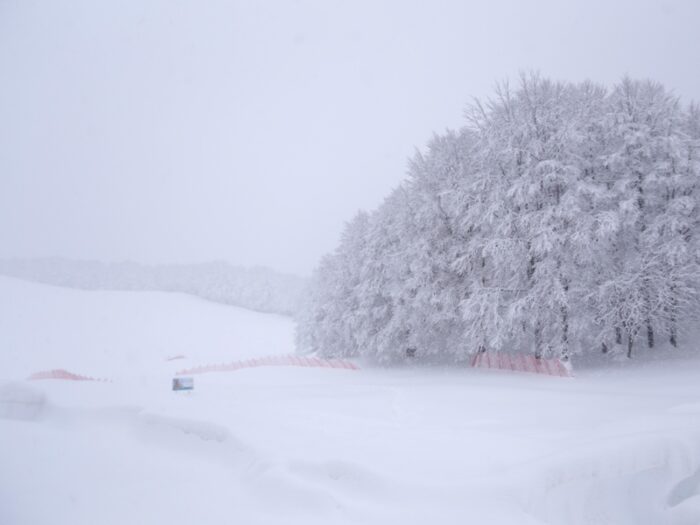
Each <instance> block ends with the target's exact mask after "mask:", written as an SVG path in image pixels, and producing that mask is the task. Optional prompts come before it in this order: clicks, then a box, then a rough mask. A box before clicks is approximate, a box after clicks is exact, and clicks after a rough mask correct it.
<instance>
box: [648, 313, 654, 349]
mask: <svg viewBox="0 0 700 525" xmlns="http://www.w3.org/2000/svg"><path fill="white" fill-rule="evenodd" d="M647 344H648V345H649V348H654V327H653V326H651V321H650V320H648V319H647Z"/></svg>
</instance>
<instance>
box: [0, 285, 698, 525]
mask: <svg viewBox="0 0 700 525" xmlns="http://www.w3.org/2000/svg"><path fill="white" fill-rule="evenodd" d="M0 351H1V352H2V353H1V354H0V355H1V356H2V362H1V363H0V466H1V468H0V523H1V524H3V525H20V524H22V525H24V524H49V523H50V524H52V525H54V524H71V525H74V524H86V525H87V524H95V523H99V524H123V523H150V524H156V523H158V524H160V523H164V524H165V523H168V524H192V523H202V524H228V523H243V524H269V523H284V524H294V523H299V524H305V525H307V524H316V523H317V524H346V523H363V524H365V523H367V524H383V525H384V524H388V523H401V524H426V523H440V524H458V523H459V524H464V523H488V524H538V525H541V524H565V525H577V524H615V525H621V524H622V525H624V524H634V525H644V524H654V525H658V524H670V525H676V524H688V525H690V524H697V523H700V380H699V378H700V360H698V359H695V358H690V357H685V358H681V357H678V358H676V359H671V360H665V361H658V362H654V363H651V362H650V363H639V364H636V365H634V366H631V367H627V368H624V369H623V368H617V369H608V370H598V371H596V370H583V371H581V370H579V371H578V373H577V377H575V378H573V379H562V378H554V377H547V376H536V375H531V376H528V375H517V374H513V373H507V372H499V371H491V370H477V369H465V370H455V369H452V370H447V369H438V368H433V369H418V368H415V369H413V368H405V369H377V368H371V367H364V368H362V369H361V370H359V371H358V370H345V369H329V368H299V367H259V368H249V369H243V370H237V371H235V372H222V373H209V374H203V375H198V376H195V390H194V392H193V393H191V394H176V393H173V392H171V391H170V380H171V378H172V377H173V374H174V373H175V372H176V371H177V370H180V369H182V368H186V367H190V366H196V365H204V364H211V363H224V362H231V361H234V360H238V359H247V358H253V357H260V356H267V355H275V354H288V353H290V352H292V351H293V324H292V322H291V321H290V320H289V319H287V318H284V317H280V316H275V315H269V314H259V313H252V312H249V311H246V310H242V309H238V308H234V307H230V306H223V305H219V304H214V303H209V302H206V301H203V300H199V299H196V298H193V297H189V296H185V295H181V294H168V293H157V292H97V291H91V292H88V291H77V290H68V289H62V288H55V287H51V286H47V285H39V284H32V283H27V282H23V281H18V280H14V279H10V278H0ZM176 355H184V356H186V357H185V358H183V359H176V360H173V361H168V360H167V359H168V358H169V357H173V356H176ZM51 368H65V369H67V370H70V371H71V372H75V373H79V374H84V375H90V376H94V377H104V378H108V379H111V382H90V381H59V380H45V381H31V382H30V381H26V380H25V378H26V377H27V376H28V375H29V374H31V373H33V372H36V371H39V370H46V369H51Z"/></svg>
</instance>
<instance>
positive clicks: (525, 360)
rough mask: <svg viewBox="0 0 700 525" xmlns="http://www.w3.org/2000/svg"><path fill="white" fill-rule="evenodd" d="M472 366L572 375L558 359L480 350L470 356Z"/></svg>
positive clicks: (552, 374)
mask: <svg viewBox="0 0 700 525" xmlns="http://www.w3.org/2000/svg"><path fill="white" fill-rule="evenodd" d="M471 365H472V367H474V368H494V369H498V370H512V371H514V372H530V373H533V374H544V375H550V376H559V377H572V374H571V370H570V369H569V367H567V366H566V365H565V364H564V363H562V362H561V360H559V359H544V358H540V359H537V358H536V357H535V356H534V355H523V354H507V353H505V352H480V353H478V354H475V355H474V356H473V357H472V361H471Z"/></svg>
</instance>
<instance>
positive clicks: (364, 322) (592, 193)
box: [297, 74, 700, 361]
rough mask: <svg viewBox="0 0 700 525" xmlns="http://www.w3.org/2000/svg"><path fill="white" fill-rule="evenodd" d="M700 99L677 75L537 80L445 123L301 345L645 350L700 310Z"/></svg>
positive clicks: (332, 287)
mask: <svg viewBox="0 0 700 525" xmlns="http://www.w3.org/2000/svg"><path fill="white" fill-rule="evenodd" d="M699 175H700V111H699V110H698V108H697V107H696V106H695V105H690V106H684V105H682V104H681V102H680V101H679V100H678V99H677V98H676V97H675V96H673V95H672V94H671V93H669V92H668V91H667V90H666V89H665V88H664V87H663V86H662V85H660V84H658V83H655V82H651V81H636V80H630V79H624V80H622V81H621V82H620V83H619V84H618V85H616V86H614V87H613V88H612V89H606V88H604V87H601V86H599V85H596V84H593V83H590V82H585V83H581V84H572V83H558V82H553V81H550V80H547V79H544V78H541V77H540V76H539V75H536V74H529V75H523V76H521V78H520V82H519V85H518V86H517V87H516V88H514V89H512V88H511V87H510V86H509V85H508V84H501V85H499V86H498V87H497V89H496V90H495V94H494V96H493V98H492V99H490V100H488V102H484V103H482V102H475V103H473V104H472V105H471V106H470V107H469V108H468V110H467V111H466V124H465V126H464V127H463V128H462V129H460V130H459V131H448V132H446V133H445V134H443V135H438V136H434V137H433V139H432V140H431V141H430V143H429V144H428V146H427V148H426V150H425V151H424V152H417V153H416V154H415V157H414V158H413V159H412V161H411V162H410V167H409V170H408V177H407V179H406V180H405V181H404V182H403V183H401V184H400V185H399V186H398V187H397V188H396V189H395V190H394V191H393V192H392V193H391V194H390V195H389V196H388V197H387V198H386V200H385V201H384V202H383V204H382V205H381V206H380V207H379V208H378V209H377V210H375V211H373V212H371V213H365V212H360V213H358V214H357V216H356V217H355V218H354V219H353V220H352V221H350V222H349V223H348V224H347V226H346V228H345V230H344V232H343V234H342V238H341V240H340V244H339V246H338V247H337V249H336V250H335V251H334V252H333V253H331V254H329V255H327V256H325V257H324V258H323V259H322V261H321V263H320V265H319V266H318V268H317V269H316V271H315V273H314V275H313V278H312V281H311V284H310V287H309V291H308V294H307V297H306V300H305V301H304V304H303V306H302V308H301V309H300V311H299V313H298V315H297V320H298V330H297V345H298V347H299V349H300V350H301V351H306V352H318V353H319V354H321V355H324V356H363V357H367V358H372V359H376V360H378V361H394V360H401V359H406V358H409V357H411V356H415V358H423V359H441V360H446V361H462V360H465V359H467V358H468V356H469V355H470V354H473V353H475V352H480V351H481V352H483V351H492V350H504V351H516V352H517V351H519V352H532V353H534V354H535V355H536V356H538V357H543V356H555V357H560V358H562V359H564V360H566V359H569V357H570V356H572V355H574V354H580V353H589V352H597V353H611V352H614V353H616V354H626V355H628V356H632V355H633V353H634V352H635V349H636V348H639V347H640V345H644V347H648V348H653V347H656V346H658V345H660V344H663V345H666V344H670V345H673V346H676V345H678V341H679V336H680V335H681V334H682V333H683V332H684V331H687V330H688V329H689V328H690V327H691V325H692V322H693V321H694V320H696V319H697V318H698V315H697V314H698V311H699V309H698V306H699V304H700V300H699V299H700V298H699V294H698V291H699V284H700V266H699V265H698V262H699V258H700V252H699V251H698V247H699V244H698V230H697V227H698V219H699V217H700V215H699V213H700V206H699V202H698V198H699V190H698V182H699V180H700V179H699Z"/></svg>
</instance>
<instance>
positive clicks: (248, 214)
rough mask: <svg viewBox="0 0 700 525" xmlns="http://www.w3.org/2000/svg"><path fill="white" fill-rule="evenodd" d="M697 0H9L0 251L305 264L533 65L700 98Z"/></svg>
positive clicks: (1, 99) (5, 7)
mask: <svg viewBox="0 0 700 525" xmlns="http://www.w3.org/2000/svg"><path fill="white" fill-rule="evenodd" d="M699 19H700V4H698V3H696V2H692V1H685V2H683V1H663V2H662V1H645V2H633V1H623V2H616V3H615V5H609V4H608V3H606V2H602V1H594V2H575V3H567V5H561V4H560V3H559V2H553V1H546V2H538V3H537V8H535V7H533V6H532V5H531V4H527V5H526V4H525V3H522V2H518V1H515V0H501V1H496V2H470V3H466V2H447V1H443V2H431V3H430V4H428V3H424V2H384V3H381V4H377V3H373V2H354V3H352V4H350V3H343V2H335V1H324V2H318V1H297V2H284V3H272V2H265V3H257V2H241V1H235V2H218V1H217V2H207V3H204V4H203V3H186V2H165V1H163V0H154V1H149V2H130V3H129V2H126V3H117V2H104V3H99V4H97V3H94V2H90V1H87V0H79V1H74V2H62V3H54V2H41V1H34V2H20V1H13V0H0V75H1V76H2V78H3V81H2V82H1V83H0V173H2V175H1V176H0V238H1V239H2V241H3V242H2V243H1V244H0V257H3V258H5V257H20V258H22V257H44V256H59V257H66V258H75V259H90V260H101V261H122V260H130V261H136V262H142V263H169V262H172V263H188V262H202V261H209V260H225V261H228V262H231V263H232V264H236V265H249V266H252V265H262V266H267V267H270V268H274V269H276V270H279V271H283V272H292V273H297V274H306V275H308V274H309V273H310V272H311V270H312V269H313V267H314V266H315V264H316V263H317V261H318V259H319V257H320V256H321V255H322V254H324V253H326V252H328V251H330V250H332V249H333V248H334V247H335V245H336V243H337V240H338V237H339V234H340V231H341V229H342V226H343V224H344V222H345V221H347V220H349V219H351V218H352V216H353V215H354V214H355V212H356V211H357V210H359V209H372V208H374V207H376V206H377V205H379V204H380V203H381V201H382V200H383V199H384V197H385V196H386V195H387V194H388V192H389V191H390V189H391V188H392V187H394V186H395V185H396V184H398V183H399V182H400V181H401V180H402V179H403V177H404V174H405V168H406V165H407V160H408V158H409V157H410V156H411V155H412V154H413V151H414V150H415V148H422V147H423V146H424V144H425V142H426V141H427V140H429V139H430V137H431V135H432V134H433V132H438V133H439V132H442V131H443V130H444V129H445V128H455V127H459V126H460V125H462V112H463V109H464V107H465V105H466V104H467V103H468V102H469V100H470V99H471V97H485V96H488V95H489V93H490V92H491V88H492V86H493V84H494V82H496V81H498V80H502V79H504V78H507V77H509V78H512V79H514V78H516V77H517V75H518V72H519V71H523V70H531V69H533V70H538V71H540V72H541V73H542V75H544V76H547V77H551V78H553V79H557V80H570V81H581V80H585V79H590V80H593V81H596V82H601V83H604V84H607V85H611V84H613V83H614V82H616V81H617V80H619V79H620V78H621V77H622V76H623V75H630V76H632V77H636V78H639V77H641V78H653V79H654V80H658V81H659V82H662V83H664V84H665V85H666V86H667V87H668V88H669V89H671V90H673V91H674V92H675V93H676V94H677V95H679V96H680V97H682V99H683V100H684V101H685V102H690V101H691V100H692V99H695V100H698V99H699V98H700V97H698V94H699V93H700V73H698V71H697V68H694V67H693V66H692V64H694V63H695V64H697V63H700V46H697V45H696V40H697V37H696V36H695V31H696V30H697V20H699Z"/></svg>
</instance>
